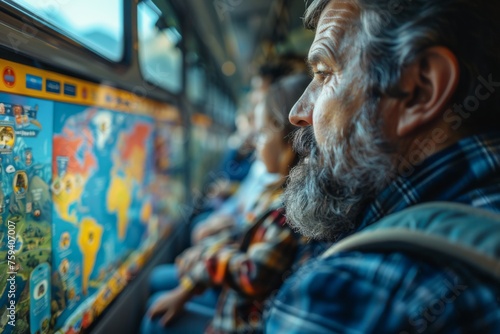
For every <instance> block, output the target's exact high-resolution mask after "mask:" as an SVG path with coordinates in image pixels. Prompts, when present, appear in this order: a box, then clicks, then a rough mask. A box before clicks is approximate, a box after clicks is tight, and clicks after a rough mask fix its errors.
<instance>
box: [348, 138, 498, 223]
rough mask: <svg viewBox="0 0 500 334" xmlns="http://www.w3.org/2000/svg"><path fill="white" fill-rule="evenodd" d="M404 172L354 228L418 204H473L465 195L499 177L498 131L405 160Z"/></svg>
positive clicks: (485, 195)
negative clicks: (419, 159) (416, 163)
mask: <svg viewBox="0 0 500 334" xmlns="http://www.w3.org/2000/svg"><path fill="white" fill-rule="evenodd" d="M405 174H406V175H405V176H401V175H400V176H398V177H397V178H396V179H395V180H394V181H393V182H392V183H391V184H390V185H389V186H388V187H387V188H386V189H385V190H384V191H382V192H381V193H380V194H379V195H378V196H377V197H376V198H375V200H373V201H372V202H371V203H370V204H369V205H368V207H367V209H366V211H365V213H364V214H363V215H362V220H361V224H360V225H359V227H358V228H357V231H359V230H361V229H363V228H365V227H367V226H368V225H370V224H373V223H375V222H376V221H378V220H380V219H381V218H383V217H385V216H387V215H389V214H391V213H395V212H398V211H401V210H403V209H405V208H408V207H410V206H412V205H415V204H419V203H424V202H430V201H453V202H463V203H469V204H472V205H474V203H470V198H471V197H470V196H467V194H468V193H470V192H472V191H476V194H477V193H478V192H477V191H478V190H477V189H480V188H482V187H489V186H491V183H492V180H495V179H499V178H500V133H488V134H482V135H476V136H471V137H467V138H464V139H462V140H460V141H459V142H457V143H456V144H454V145H452V146H450V147H448V148H446V149H444V150H442V151H440V152H438V153H436V154H434V155H432V156H431V157H429V158H428V159H426V160H425V161H423V162H422V163H421V164H420V165H419V166H412V165H411V164H409V163H408V164H407V168H406V173H405ZM496 191H497V192H495V193H494V194H492V193H491V191H489V192H488V191H485V192H482V193H481V196H484V197H487V196H497V197H498V196H500V192H499V191H500V189H499V188H496ZM478 196H479V195H478ZM476 197H477V196H476ZM478 202H480V201H478ZM482 202H483V203H486V202H488V201H487V200H484V201H482ZM478 206H480V205H478Z"/></svg>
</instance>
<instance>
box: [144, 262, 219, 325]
mask: <svg viewBox="0 0 500 334" xmlns="http://www.w3.org/2000/svg"><path fill="white" fill-rule="evenodd" d="M177 275H178V273H177V268H176V267H175V265H173V264H167V265H162V266H158V267H156V268H155V269H154V270H153V272H152V273H151V277H150V291H151V293H152V294H153V295H152V296H151V297H150V298H149V300H148V305H147V309H148V310H149V309H150V307H151V306H152V305H153V304H154V303H155V302H156V300H158V298H160V297H161V296H162V295H163V293H164V292H166V291H169V290H172V289H174V288H176V287H177V286H178V285H179V279H178V276H177ZM217 298H218V292H217V291H214V290H212V289H209V290H207V291H206V292H205V293H203V294H202V295H200V296H196V297H194V298H192V299H191V301H189V302H188V303H186V305H185V306H184V309H185V311H184V313H183V314H181V315H180V316H179V317H178V318H177V319H175V320H174V321H173V322H172V323H171V324H169V325H168V326H166V327H163V326H162V325H161V324H160V317H159V318H154V319H150V318H149V317H148V316H144V318H143V319H142V323H141V333H143V334H146V333H149V334H164V333H180V334H185V333H193V334H194V333H203V332H204V330H205V328H206V327H207V326H208V324H209V323H210V320H212V318H213V316H214V313H215V305H216V303H217Z"/></svg>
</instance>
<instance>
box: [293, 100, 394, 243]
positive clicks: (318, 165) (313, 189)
mask: <svg viewBox="0 0 500 334" xmlns="http://www.w3.org/2000/svg"><path fill="white" fill-rule="evenodd" d="M367 105H369V104H368V103H365V106H364V107H363V108H362V109H361V110H360V111H359V113H358V116H357V117H354V118H353V121H352V122H351V126H350V127H349V129H346V130H347V131H344V133H347V134H349V135H347V137H346V138H339V137H342V136H332V137H330V138H328V139H327V142H326V143H324V144H322V147H321V148H320V147H318V145H317V143H316V140H315V138H314V133H313V128H312V127H310V126H309V127H307V128H302V129H300V130H299V131H298V132H297V133H296V134H295V137H294V148H295V150H296V152H297V153H298V154H299V155H300V156H301V157H302V159H301V161H300V162H299V164H298V165H297V166H296V167H294V168H293V169H292V170H291V171H290V175H289V179H288V183H287V186H286V188H285V192H284V201H285V207H286V215H287V221H288V224H289V225H290V226H291V227H292V228H293V229H294V230H296V231H297V232H299V233H300V234H302V235H304V236H307V237H310V238H313V239H317V240H328V241H336V240H338V239H339V238H340V237H342V236H343V235H346V234H349V233H352V232H353V231H354V230H355V229H356V228H357V227H358V226H359V223H360V221H359V218H360V217H359V216H360V214H361V213H363V210H364V209H365V207H366V203H367V202H368V201H369V200H370V199H373V198H374V197H375V195H376V194H377V193H379V192H380V191H382V190H383V189H384V188H385V187H386V186H387V185H388V184H389V182H390V181H391V180H392V177H391V176H394V175H395V173H394V170H395V168H394V166H395V153H394V152H395V150H394V149H393V148H392V147H391V146H390V145H388V143H387V141H386V140H384V138H383V135H382V131H381V130H380V129H381V124H380V123H381V122H379V121H376V120H377V119H378V118H377V115H376V112H375V110H368V108H367V107H366V106H367ZM371 105H374V104H371ZM335 137H337V138H335Z"/></svg>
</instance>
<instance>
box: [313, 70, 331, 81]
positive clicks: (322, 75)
mask: <svg viewBox="0 0 500 334" xmlns="http://www.w3.org/2000/svg"><path fill="white" fill-rule="evenodd" d="M329 76H330V73H328V72H325V71H316V72H314V77H315V78H316V79H318V80H319V81H325V80H326V78H328V77H329Z"/></svg>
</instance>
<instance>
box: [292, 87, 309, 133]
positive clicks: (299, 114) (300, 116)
mask: <svg viewBox="0 0 500 334" xmlns="http://www.w3.org/2000/svg"><path fill="white" fill-rule="evenodd" d="M306 92H307V91H306ZM305 95H306V93H304V95H302V97H301V98H300V99H299V100H298V101H297V103H295V105H294V106H293V108H292V110H291V111H290V114H289V115H288V119H289V120H290V123H292V124H293V125H295V126H309V125H312V123H313V121H312V117H313V109H314V104H312V103H310V102H309V101H308V99H307V98H306V96H305Z"/></svg>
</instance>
